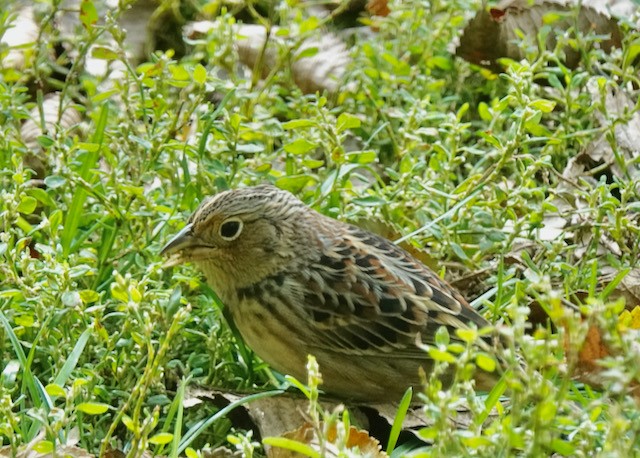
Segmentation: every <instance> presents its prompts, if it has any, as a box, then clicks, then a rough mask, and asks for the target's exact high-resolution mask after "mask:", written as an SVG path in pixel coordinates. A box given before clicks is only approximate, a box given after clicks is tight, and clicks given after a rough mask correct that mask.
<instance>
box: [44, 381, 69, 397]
mask: <svg viewBox="0 0 640 458" xmlns="http://www.w3.org/2000/svg"><path fill="white" fill-rule="evenodd" d="M44 389H45V390H47V393H49V396H51V397H52V398H56V397H57V398H66V397H67V393H66V392H65V391H64V389H63V388H62V387H61V386H60V385H57V384H55V383H50V384H48V385H47V386H46V387H45V388H44Z"/></svg>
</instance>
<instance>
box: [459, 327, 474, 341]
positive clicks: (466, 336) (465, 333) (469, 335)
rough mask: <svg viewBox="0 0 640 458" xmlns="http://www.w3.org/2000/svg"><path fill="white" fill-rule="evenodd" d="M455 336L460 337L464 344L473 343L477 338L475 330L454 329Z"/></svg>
mask: <svg viewBox="0 0 640 458" xmlns="http://www.w3.org/2000/svg"><path fill="white" fill-rule="evenodd" d="M456 335H457V336H458V337H460V339H462V340H463V341H464V342H465V343H468V344H470V343H473V342H475V341H476V339H477V338H478V332H477V331H476V330H475V329H471V328H469V329H461V328H458V329H456Z"/></svg>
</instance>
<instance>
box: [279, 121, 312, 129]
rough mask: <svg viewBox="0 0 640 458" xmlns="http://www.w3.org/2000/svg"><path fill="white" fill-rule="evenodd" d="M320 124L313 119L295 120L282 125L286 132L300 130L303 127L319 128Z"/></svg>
mask: <svg viewBox="0 0 640 458" xmlns="http://www.w3.org/2000/svg"><path fill="white" fill-rule="evenodd" d="M317 125H318V123H317V122H315V121H312V120H311V119H294V120H293V121H288V122H285V123H283V124H282V128H283V129H284V130H293V129H300V128H303V127H317Z"/></svg>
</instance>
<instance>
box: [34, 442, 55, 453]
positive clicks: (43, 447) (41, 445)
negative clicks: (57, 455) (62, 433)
mask: <svg viewBox="0 0 640 458" xmlns="http://www.w3.org/2000/svg"><path fill="white" fill-rule="evenodd" d="M33 450H34V451H35V452H38V453H39V454H40V455H49V454H52V453H53V451H54V446H53V442H51V441H40V442H38V443H36V445H34V446H33Z"/></svg>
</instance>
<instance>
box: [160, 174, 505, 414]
mask: <svg viewBox="0 0 640 458" xmlns="http://www.w3.org/2000/svg"><path fill="white" fill-rule="evenodd" d="M161 254H162V255H165V256H167V257H168V259H167V261H166V262H165V265H166V266H175V265H178V264H183V263H187V262H191V263H194V264H195V265H196V266H197V267H198V268H199V269H200V270H201V271H202V272H203V273H204V276H205V277H206V281H207V283H208V284H209V285H210V286H211V287H212V288H213V290H214V291H215V292H216V293H217V295H218V296H219V297H220V299H221V301H222V303H223V304H224V307H225V308H226V309H227V311H228V315H229V316H230V319H231V320H232V321H233V324H234V325H235V327H236V328H237V330H238V331H239V333H240V335H241V336H242V339H243V340H244V341H245V343H246V344H247V345H248V346H249V347H250V348H251V349H252V350H253V351H254V352H255V353H256V354H257V355H258V356H259V357H260V358H261V359H262V360H264V361H265V362H266V363H268V364H269V365H270V366H271V367H272V368H273V369H275V370H277V371H279V372H281V373H283V374H288V375H291V376H293V377H295V378H297V379H298V380H306V375H307V374H306V363H307V356H308V355H310V354H311V355H313V356H314V357H315V358H316V360H317V362H318V365H319V368H320V372H321V374H322V381H323V383H322V386H321V388H322V389H323V390H324V391H326V392H328V393H332V394H334V395H336V396H339V397H340V398H344V399H348V400H354V401H370V402H378V401H388V400H398V399H400V398H401V397H402V395H403V393H404V392H405V390H406V389H407V388H408V387H409V386H413V387H415V388H420V387H422V385H423V380H424V378H425V376H424V374H426V375H427V379H428V376H429V374H430V373H432V372H433V366H434V362H433V360H432V359H430V357H429V355H428V353H427V352H426V351H425V349H424V345H422V344H427V345H435V343H434V342H435V340H434V339H435V335H436V332H437V331H438V329H439V328H440V327H441V326H444V327H445V328H447V330H448V331H449V335H450V338H451V339H452V340H456V339H457V337H456V330H458V329H472V328H475V329H482V328H488V327H490V324H489V322H488V321H487V320H486V319H485V318H484V317H483V316H482V315H480V314H479V313H478V312H477V311H476V310H475V309H474V308H473V307H472V306H471V305H469V303H468V302H467V301H466V300H465V299H464V297H463V296H462V295H461V294H460V293H459V292H458V291H456V290H455V289H454V288H453V287H452V286H450V285H449V284H448V283H447V282H446V281H444V280H443V279H441V278H440V277H439V276H438V275H437V274H436V273H435V272H433V271H432V270H431V269H429V268H428V267H427V266H425V265H424V264H422V263H421V262H420V261H419V260H417V259H416V258H414V257H413V256H412V255H411V254H409V253H408V252H407V251H405V250H403V249H402V248H401V247H399V246H398V245H396V244H394V243H392V242H391V241H389V240H387V239H385V238H383V237H381V236H378V235H376V234H374V233H371V232H368V231H366V230H364V229H361V228H359V227H357V226H354V225H351V224H348V223H345V222H342V221H339V220H336V219H333V218H330V217H328V216H325V215H323V214H321V213H319V212H317V211H315V210H313V209H312V208H310V207H308V206H307V205H305V204H304V203H303V202H302V201H301V200H299V199H298V198H297V197H295V196H294V195H293V194H291V193H290V192H288V191H285V190H281V189H279V188H277V187H275V186H273V185H270V184H262V185H257V186H252V187H243V188H237V189H232V190H226V191H223V192H220V193H218V194H216V195H214V196H212V197H207V198H206V199H204V200H203V202H202V203H201V204H200V206H199V207H198V208H197V209H196V211H195V212H194V213H193V214H192V215H191V217H190V218H189V220H188V222H187V224H186V226H185V227H184V228H183V229H182V230H181V231H180V232H178V233H177V234H176V235H175V236H174V237H173V238H172V239H170V241H169V242H168V243H167V244H166V245H165V246H164V248H163V249H162V250H161ZM481 344H482V345H483V346H484V347H488V346H489V344H488V343H487V342H486V341H484V340H481ZM485 349H486V348H485ZM421 373H422V375H421ZM440 378H441V379H442V383H443V385H447V384H450V383H451V381H452V378H453V374H452V373H445V374H443V375H441V376H440ZM475 380H476V389H478V390H490V389H491V387H492V386H493V384H495V381H496V377H495V374H493V373H488V372H484V371H482V370H480V369H477V370H476V376H475Z"/></svg>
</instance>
